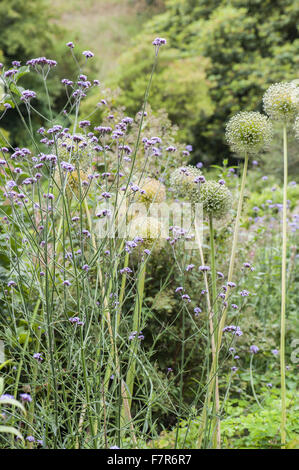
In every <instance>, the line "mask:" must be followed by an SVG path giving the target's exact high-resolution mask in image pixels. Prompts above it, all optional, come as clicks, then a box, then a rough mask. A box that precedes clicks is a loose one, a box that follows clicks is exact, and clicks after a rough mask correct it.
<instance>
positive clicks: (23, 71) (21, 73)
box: [15, 65, 30, 82]
mask: <svg viewBox="0 0 299 470" xmlns="http://www.w3.org/2000/svg"><path fill="white" fill-rule="evenodd" d="M29 72H30V67H28V66H27V65H25V66H23V67H20V68H19V70H18V73H16V75H15V81H16V82H17V81H18V80H20V78H21V77H23V76H24V75H27V73H29Z"/></svg>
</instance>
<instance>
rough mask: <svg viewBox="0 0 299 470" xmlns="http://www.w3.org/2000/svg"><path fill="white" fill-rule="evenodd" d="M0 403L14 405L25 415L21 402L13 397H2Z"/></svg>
mask: <svg viewBox="0 0 299 470" xmlns="http://www.w3.org/2000/svg"><path fill="white" fill-rule="evenodd" d="M0 404H1V405H12V406H16V407H17V408H20V410H22V411H23V413H24V415H26V410H25V408H24V406H23V405H22V403H20V402H19V401H18V400H15V399H14V398H3V399H1V400H0Z"/></svg>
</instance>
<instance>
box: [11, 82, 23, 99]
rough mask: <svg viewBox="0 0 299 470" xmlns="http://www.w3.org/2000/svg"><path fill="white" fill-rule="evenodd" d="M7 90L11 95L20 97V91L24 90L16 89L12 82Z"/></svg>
mask: <svg viewBox="0 0 299 470" xmlns="http://www.w3.org/2000/svg"><path fill="white" fill-rule="evenodd" d="M9 89H10V91H11V92H12V93H14V94H15V95H17V96H21V95H22V91H21V90H24V88H21V87H18V86H17V85H16V84H15V83H14V82H12V83H10V85H9Z"/></svg>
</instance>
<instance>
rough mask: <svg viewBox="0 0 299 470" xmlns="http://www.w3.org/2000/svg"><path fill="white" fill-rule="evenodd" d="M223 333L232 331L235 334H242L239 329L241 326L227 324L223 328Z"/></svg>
mask: <svg viewBox="0 0 299 470" xmlns="http://www.w3.org/2000/svg"><path fill="white" fill-rule="evenodd" d="M222 331H223V333H233V334H235V335H236V336H242V335H243V332H242V331H241V328H240V327H239V326H235V325H228V326H225V327H224V328H223V330H222Z"/></svg>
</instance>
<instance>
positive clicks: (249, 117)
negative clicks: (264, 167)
mask: <svg viewBox="0 0 299 470" xmlns="http://www.w3.org/2000/svg"><path fill="white" fill-rule="evenodd" d="M271 139H272V124H271V122H270V121H269V118H268V117H267V116H264V115H263V114H261V113H257V112H254V111H250V112H246V111H244V112H241V113H239V114H236V116H233V117H232V118H231V119H230V120H229V121H228V123H227V125H226V140H227V141H228V143H229V145H230V146H231V148H232V150H233V151H234V152H237V153H246V152H248V153H257V152H259V151H260V150H261V149H262V148H264V147H267V146H268V145H269V144H270V141H271Z"/></svg>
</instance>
